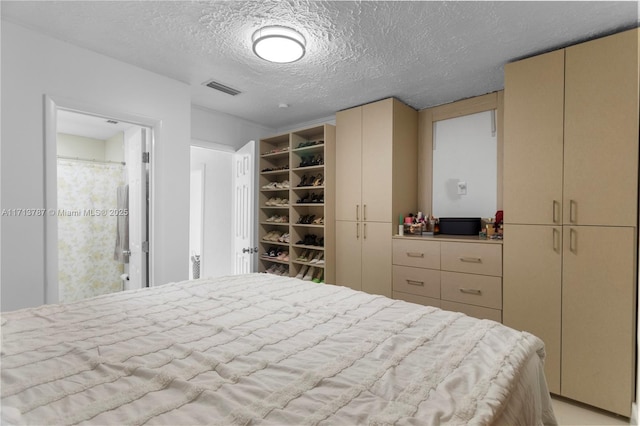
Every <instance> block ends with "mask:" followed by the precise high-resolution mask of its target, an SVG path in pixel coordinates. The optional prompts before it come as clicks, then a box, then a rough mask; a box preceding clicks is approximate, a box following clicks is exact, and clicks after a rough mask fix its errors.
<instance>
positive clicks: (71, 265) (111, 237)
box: [45, 100, 153, 303]
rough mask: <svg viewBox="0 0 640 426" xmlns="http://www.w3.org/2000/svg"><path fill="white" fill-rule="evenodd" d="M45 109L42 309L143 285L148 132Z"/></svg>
mask: <svg viewBox="0 0 640 426" xmlns="http://www.w3.org/2000/svg"><path fill="white" fill-rule="evenodd" d="M46 110H47V114H46V117H47V119H46V123H47V126H46V129H47V130H46V137H45V144H46V146H45V153H46V155H45V176H46V180H47V184H46V188H47V211H48V217H47V222H46V227H47V230H46V244H45V246H46V254H47V256H46V257H47V286H46V289H47V294H46V296H47V302H48V303H54V302H72V301H76V300H82V299H85V298H88V297H93V296H98V295H101V294H107V293H113V292H117V291H123V290H129V289H137V288H142V287H147V286H149V282H150V280H149V278H150V274H149V270H150V252H149V240H150V238H149V237H150V232H149V229H150V217H151V216H150V214H149V213H150V209H149V206H150V204H149V201H150V189H151V185H150V184H151V181H150V176H151V173H150V172H151V163H150V158H151V156H150V150H151V146H152V136H153V131H152V130H153V129H152V128H151V127H148V126H144V125H140V124H135V123H133V122H129V121H124V120H119V119H114V118H109V117H105V116H102V115H98V114H94V113H87V112H84V111H78V110H77V109H73V108H69V109H66V108H64V107H62V106H59V105H56V104H55V103H54V102H53V101H51V100H50V102H48V103H47V108H46Z"/></svg>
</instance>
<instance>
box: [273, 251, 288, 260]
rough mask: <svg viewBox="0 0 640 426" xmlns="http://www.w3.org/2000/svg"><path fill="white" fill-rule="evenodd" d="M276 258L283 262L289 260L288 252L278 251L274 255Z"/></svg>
mask: <svg viewBox="0 0 640 426" xmlns="http://www.w3.org/2000/svg"><path fill="white" fill-rule="evenodd" d="M276 259H278V260H282V261H283V262H288V261H289V252H288V251H280V252H279V253H278V255H277V256H276Z"/></svg>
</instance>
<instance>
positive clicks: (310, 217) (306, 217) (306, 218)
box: [296, 214, 316, 225]
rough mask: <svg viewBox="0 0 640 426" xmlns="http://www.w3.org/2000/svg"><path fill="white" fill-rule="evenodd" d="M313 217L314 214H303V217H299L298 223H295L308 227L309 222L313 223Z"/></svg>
mask: <svg viewBox="0 0 640 426" xmlns="http://www.w3.org/2000/svg"><path fill="white" fill-rule="evenodd" d="M315 217H316V215H314V214H305V215H303V216H300V219H298V221H297V222H296V223H301V224H305V225H309V224H311V222H313V219H314V218H315Z"/></svg>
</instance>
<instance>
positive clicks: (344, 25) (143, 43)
mask: <svg viewBox="0 0 640 426" xmlns="http://www.w3.org/2000/svg"><path fill="white" fill-rule="evenodd" d="M1 13H2V17H3V19H8V20H10V21H13V22H16V23H18V24H21V25H24V26H27V27H29V28H32V29H35V30H37V31H40V32H43V33H45V34H48V35H50V36H52V37H55V38H59V39H62V40H65V41H67V42H69V43H72V44H76V45H78V46H82V47H85V48H87V49H90V50H93V51H95V52H99V53H102V54H105V55H107V56H110V57H113V58H116V59H118V60H121V61H124V62H127V63H130V64H133V65H137V66H139V67H142V68H145V69H147V70H151V71H154V72H156V73H159V74H162V75H165V76H168V77H171V78H174V79H177V80H179V81H182V82H184V83H186V84H188V85H190V86H191V93H192V102H193V104H195V105H199V106H203V107H207V108H210V109H214V110H218V111H223V112H225V113H228V114H232V115H236V116H239V117H242V118H245V119H247V120H251V121H253V122H256V123H259V124H262V125H265V126H268V127H271V128H283V127H287V126H291V125H295V124H297V123H303V122H307V121H312V120H315V119H318V118H322V117H327V116H330V115H332V114H334V113H335V112H336V111H337V110H340V109H344V108H348V107H351V106H355V105H360V104H363V103H366V102H370V101H373V100H377V99H380V98H385V97H389V96H396V97H398V98H400V99H401V100H403V101H404V102H406V103H408V104H409V105H411V106H413V107H414V108H416V109H423V108H426V107H429V106H434V105H439V104H442V103H447V102H451V101H455V100H458V99H462V98H467V97H471V96H476V95H480V94H484V93H488V92H492V91H495V90H499V89H501V88H502V87H503V66H504V64H505V63H506V62H509V61H512V60H514V59H518V58H522V57H526V56H531V55H533V54H536V53H540V52H543V51H548V50H552V49H555V48H558V47H563V46H566V45H569V44H573V43H576V42H578V41H582V40H586V39H590V38H594V37H597V36H600V35H606V34H609V33H613V32H617V31H619V30H622V29H626V28H631V27H634V26H637V25H638V22H639V21H640V19H639V14H638V3H637V2H635V1H626V2H613V1H604V2H592V1H588V2H577V1H570V2H557V1H551V2H543V1H533V2H519V1H516V2H490V1H479V2H457V1H452V2H441V1H390V2H386V1H385V2H379V1H357V2H352V1H339V2H328V1H302V0H294V1H206V2H205V1H62V2H57V1H45V2H37V1H26V2H25V1H19V2H14V1H6V0H3V1H2V5H1ZM265 25H285V26H289V27H292V28H296V29H297V30H299V31H300V32H301V33H302V34H303V35H304V37H305V38H306V40H307V53H306V56H305V57H304V58H303V59H302V60H300V61H298V62H295V63H292V64H271V63H268V62H265V61H263V60H261V59H259V58H257V57H256V56H255V55H254V54H253V52H252V50H251V43H250V41H251V35H252V34H253V32H254V31H255V30H257V29H258V28H260V27H262V26H265ZM210 79H214V80H216V81H218V82H220V83H223V84H225V85H227V86H230V87H233V88H235V89H238V90H240V91H241V92H242V93H241V94H240V95H237V96H235V97H232V96H230V95H227V94H223V93H219V92H216V91H213V90H212V89H209V88H206V87H204V86H202V83H203V82H206V81H208V80H210ZM280 103H286V104H289V105H290V108H288V109H282V108H278V104H280Z"/></svg>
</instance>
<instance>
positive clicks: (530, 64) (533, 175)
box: [503, 50, 564, 225]
mask: <svg viewBox="0 0 640 426" xmlns="http://www.w3.org/2000/svg"><path fill="white" fill-rule="evenodd" d="M504 74H505V75H504V79H505V89H504V166H503V167H504V172H503V173H504V174H503V185H504V187H503V188H504V189H503V193H504V201H503V205H504V211H505V215H504V220H505V223H519V224H540V225H553V224H560V223H561V221H562V216H561V207H562V206H561V205H560V203H561V202H562V155H563V154H562V152H563V143H562V138H563V114H564V51H563V50H559V51H556V52H551V53H547V54H544V55H540V56H536V57H533V58H529V59H525V60H522V61H518V62H513V63H510V64H507V65H506V66H505V71H504Z"/></svg>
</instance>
